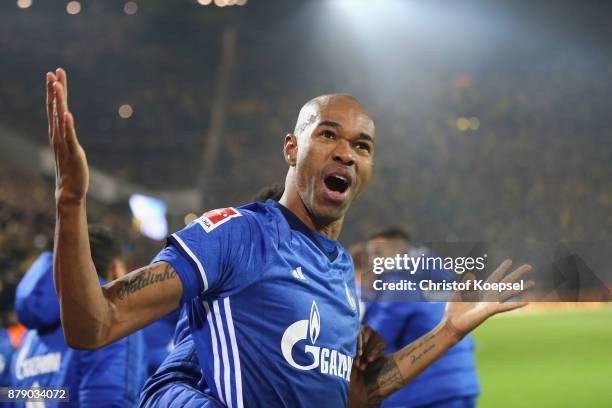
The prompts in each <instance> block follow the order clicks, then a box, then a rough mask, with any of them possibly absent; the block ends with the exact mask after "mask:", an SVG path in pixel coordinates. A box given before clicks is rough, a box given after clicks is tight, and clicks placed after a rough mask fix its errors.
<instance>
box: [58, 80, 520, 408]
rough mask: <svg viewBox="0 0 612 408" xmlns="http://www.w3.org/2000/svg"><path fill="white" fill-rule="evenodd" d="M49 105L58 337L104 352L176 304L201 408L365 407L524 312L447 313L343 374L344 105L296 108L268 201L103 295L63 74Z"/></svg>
mask: <svg viewBox="0 0 612 408" xmlns="http://www.w3.org/2000/svg"><path fill="white" fill-rule="evenodd" d="M47 108H48V117H49V136H50V142H51V144H52V146H53V150H54V152H55V157H56V193H55V194H56V201H57V222H56V240H55V244H56V246H55V269H54V273H55V282H56V288H57V291H58V295H59V298H60V302H61V314H62V322H63V326H64V331H65V335H66V339H67V341H68V342H69V343H70V344H71V345H72V346H74V347H82V348H97V347H101V346H103V345H105V344H108V343H109V342H112V341H114V340H116V339H118V338H121V337H123V336H126V335H127V334H129V333H132V332H134V331H135V330H138V329H139V328H141V327H143V326H145V325H147V324H149V323H151V322H152V321H155V320H157V319H159V318H161V317H162V316H164V315H166V314H168V313H169V312H171V311H173V310H175V309H176V308H177V307H179V305H182V304H185V305H186V307H187V310H188V317H189V326H190V332H191V334H192V336H193V341H194V344H195V347H196V350H197V354H198V358H199V363H200V365H201V367H202V371H203V376H204V380H205V383H206V384H207V385H208V386H209V387H210V391H209V392H208V398H209V399H210V400H211V404H210V405H211V406H215V405H214V404H217V403H218V402H220V403H221V404H223V405H225V406H228V407H234V406H235V407H242V406H245V405H248V406H266V407H270V406H274V407H276V406H292V407H293V406H320V407H326V406H329V407H339V406H346V405H348V404H349V403H350V405H352V406H367V405H373V404H376V403H378V402H380V401H381V400H382V399H384V398H385V397H386V396H388V395H390V394H391V393H392V392H394V391H395V390H397V389H398V388H400V387H401V386H402V385H404V384H405V383H406V382H408V381H410V380H411V379H412V378H414V376H416V375H417V374H418V373H419V372H420V371H422V370H423V369H424V368H425V367H427V366H428V365H429V364H431V362H433V361H434V360H435V359H436V358H437V357H439V356H440V355H441V354H443V353H444V352H445V351H446V350H448V348H450V347H451V346H452V345H453V344H455V343H456V342H457V341H459V340H460V339H461V338H462V337H463V336H464V335H465V334H467V333H468V332H469V331H470V330H472V329H473V328H474V327H476V326H478V325H479V324H480V323H482V322H483V321H484V320H485V319H486V318H487V317H489V316H491V315H493V314H495V313H499V312H502V311H506V310H511V309H516V308H518V307H521V306H524V304H525V303H521V302H517V303H506V302H505V301H506V300H507V299H508V298H509V297H510V296H511V295H512V294H508V295H507V296H506V295H504V297H503V298H502V297H500V298H499V299H496V300H498V301H496V302H494V303H484V302H477V303H459V302H457V303H450V304H449V307H448V309H447V312H446V316H445V318H444V320H443V321H442V322H441V323H440V324H439V325H438V326H437V327H436V328H435V329H434V330H432V331H431V332H430V333H428V334H427V335H425V336H423V337H422V338H420V339H419V340H417V341H415V342H414V343H413V344H411V345H409V346H407V347H405V348H404V349H401V350H399V351H398V352H396V353H395V354H393V355H390V356H387V357H385V358H381V359H379V360H377V361H376V362H374V363H373V364H370V365H369V366H368V368H367V370H366V371H365V372H364V373H363V375H362V374H361V372H360V370H352V367H353V362H354V358H355V357H356V353H357V340H358V333H359V312H358V305H357V300H356V299H357V297H356V294H355V283H354V276H353V264H352V261H351V259H350V256H349V254H348V253H347V251H346V250H345V249H344V248H343V247H342V246H341V245H340V244H339V243H338V242H337V241H336V239H337V238H338V236H339V234H340V231H341V228H342V223H343V220H344V214H345V212H346V210H347V209H348V207H349V206H350V204H351V203H352V201H353V200H354V199H355V198H356V197H357V196H358V195H359V193H360V192H361V191H362V190H363V188H364V187H365V185H366V184H367V181H368V179H369V177H370V173H371V170H372V157H373V153H374V141H375V129H374V123H373V121H372V119H371V118H370V117H369V115H368V113H367V112H366V111H365V109H364V108H363V107H362V106H361V104H360V103H359V102H358V101H356V100H355V99H354V98H352V97H350V96H346V95H327V96H320V97H318V98H315V99H313V100H311V101H309V102H308V103H306V105H304V107H303V108H302V109H301V111H300V114H299V117H298V120H297V124H296V127H295V131H294V132H293V133H291V134H288V135H286V136H285V139H284V156H285V161H286V162H287V164H288V166H289V170H288V172H287V176H286V179H285V192H284V194H283V196H282V198H281V200H280V202H279V203H276V202H274V201H267V202H266V203H263V204H262V203H253V204H249V205H247V206H244V207H241V208H239V209H235V208H224V209H219V210H213V211H209V212H207V213H205V214H204V215H203V216H202V217H200V218H198V219H197V220H196V221H194V222H193V223H191V224H190V225H189V226H187V227H186V228H185V229H183V230H181V231H179V232H177V233H175V234H172V236H171V237H170V238H169V239H168V245H167V246H166V248H165V249H164V250H163V251H162V252H161V253H160V254H159V255H158V256H157V257H156V259H155V260H154V261H153V263H152V264H151V265H150V266H147V267H145V268H142V269H139V270H136V271H133V272H132V273H130V274H128V275H127V276H126V277H125V278H122V279H119V280H116V281H114V282H111V283H109V284H108V285H106V286H105V287H103V288H100V286H99V285H97V280H96V279H95V276H96V273H95V268H94V267H93V265H92V263H91V256H90V254H89V247H88V244H87V243H88V235H87V228H86V222H87V221H86V211H85V195H86V192H87V187H88V170H87V162H86V158H85V152H84V151H83V149H82V147H81V146H80V145H79V143H78V140H77V137H76V132H75V129H74V119H73V116H72V114H71V113H70V112H69V111H68V106H67V79H66V73H65V72H64V71H63V70H57V71H56V73H55V74H54V73H47ZM509 266H510V262H509V261H507V262H504V263H503V264H502V266H500V268H499V269H498V270H497V271H496V272H494V273H493V275H492V276H491V278H490V279H492V280H500V279H502V277H503V275H504V273H505V272H506V271H507V269H508V268H509ZM528 270H529V267H528V266H523V267H521V268H518V269H517V270H515V271H514V272H513V273H511V274H510V275H508V276H507V277H505V278H504V279H505V280H508V281H514V280H516V279H519V278H520V277H521V276H522V275H523V274H524V273H526V272H527V271H528ZM527 286H529V285H527ZM516 294H517V293H514V295H516ZM357 357H359V356H357ZM356 363H357V362H356ZM349 381H350V384H351V386H350V390H349ZM349 391H350V399H349ZM214 401H216V402H214Z"/></svg>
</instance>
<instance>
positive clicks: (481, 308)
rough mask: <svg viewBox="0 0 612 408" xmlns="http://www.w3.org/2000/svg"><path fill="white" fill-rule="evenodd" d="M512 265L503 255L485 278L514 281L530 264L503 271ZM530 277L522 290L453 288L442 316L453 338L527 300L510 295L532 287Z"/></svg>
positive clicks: (527, 269)
mask: <svg viewBox="0 0 612 408" xmlns="http://www.w3.org/2000/svg"><path fill="white" fill-rule="evenodd" d="M511 265H512V261H511V260H509V259H506V260H505V261H504V262H502V263H501V264H500V265H499V267H498V268H497V269H496V270H495V271H494V272H493V273H492V274H491V276H489V278H488V279H487V280H486V282H489V283H497V282H505V283H514V282H518V281H519V280H520V279H521V278H522V277H523V276H524V275H525V274H526V273H528V272H529V271H531V266H530V265H521V266H520V267H518V268H516V269H515V270H514V271H512V272H511V273H510V274H508V275H506V271H507V270H508V269H509V268H510V266H511ZM470 279H473V276H471V277H470V276H466V279H464V281H467V280H470ZM533 285H534V282H533V281H531V280H530V281H527V282H525V284H524V287H523V289H522V290H520V289H519V290H512V291H503V292H501V293H500V292H497V291H487V292H484V293H482V292H478V291H474V290H471V291H457V292H456V293H455V294H454V296H453V299H452V300H451V301H450V302H448V304H447V305H446V314H445V317H444V318H445V320H446V323H447V324H448V326H449V327H450V328H451V329H452V330H453V332H454V335H455V336H456V339H457V341H458V340H460V339H461V338H463V337H464V336H465V335H466V334H468V333H469V332H470V331H472V330H474V329H475V328H476V327H477V326H478V325H480V324H481V323H482V322H484V321H485V320H486V319H488V318H489V317H491V316H493V315H495V314H497V313H503V312H507V311H510V310H514V309H519V308H521V307H524V306H526V305H527V304H528V302H525V301H520V300H516V299H514V298H515V297H516V296H519V295H521V294H522V293H523V292H524V291H526V290H527V289H529V288H531V287H533Z"/></svg>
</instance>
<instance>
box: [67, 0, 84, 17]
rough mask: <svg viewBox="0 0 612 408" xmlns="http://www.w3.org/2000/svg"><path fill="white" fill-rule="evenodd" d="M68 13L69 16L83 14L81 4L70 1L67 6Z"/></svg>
mask: <svg viewBox="0 0 612 408" xmlns="http://www.w3.org/2000/svg"><path fill="white" fill-rule="evenodd" d="M66 11H67V12H68V14H72V15H75V14H79V13H80V12H81V3H79V2H78V1H70V2H68V4H66Z"/></svg>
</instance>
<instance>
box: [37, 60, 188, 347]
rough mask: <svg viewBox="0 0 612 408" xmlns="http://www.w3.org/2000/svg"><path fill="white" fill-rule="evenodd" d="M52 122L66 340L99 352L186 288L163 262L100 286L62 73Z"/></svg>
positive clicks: (51, 79) (57, 76)
mask: <svg viewBox="0 0 612 408" xmlns="http://www.w3.org/2000/svg"><path fill="white" fill-rule="evenodd" d="M47 119H48V122H49V142H50V144H51V148H52V150H53V153H54V157H55V201H56V224H55V248H54V259H53V279H54V282H55V290H56V291H57V295H58V298H59V301H60V310H61V318H62V326H63V328H64V336H65V338H66V342H67V343H68V345H70V346H71V347H75V348H87V349H94V348H99V347H102V346H104V345H106V344H108V343H111V342H113V341H115V340H117V339H119V338H121V337H124V336H126V335H128V334H130V333H132V332H134V331H136V330H138V329H140V328H142V327H144V326H146V325H147V324H149V323H151V322H153V321H155V320H157V319H159V318H161V317H163V316H164V315H166V314H168V313H169V312H171V311H172V310H174V309H176V308H177V307H178V305H179V302H180V299H181V296H182V294H183V286H182V283H181V281H180V279H179V278H178V276H177V274H176V272H175V271H174V270H173V269H172V268H171V267H170V265H168V264H166V263H164V262H159V263H157V264H154V265H151V266H148V267H145V268H142V269H139V270H137V271H134V272H132V273H130V274H128V275H126V276H125V277H123V278H121V279H119V280H117V281H114V282H111V283H109V284H108V285H106V286H104V287H100V284H99V282H98V275H97V273H96V270H95V267H94V264H93V262H92V260H91V252H90V249H89V234H88V231H87V214H86V210H85V195H86V193H87V189H88V186H89V170H88V168H87V159H86V157H85V151H84V150H83V148H82V147H81V145H80V143H79V141H78V139H77V136H76V131H75V129H74V118H73V117H72V114H71V113H70V112H69V111H68V80H67V76H66V72H65V71H64V70H62V69H58V70H57V71H56V72H55V73H52V72H48V73H47Z"/></svg>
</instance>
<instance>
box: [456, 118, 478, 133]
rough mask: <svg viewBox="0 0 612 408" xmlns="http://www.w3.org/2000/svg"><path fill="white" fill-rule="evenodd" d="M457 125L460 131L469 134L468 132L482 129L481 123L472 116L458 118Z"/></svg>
mask: <svg viewBox="0 0 612 408" xmlns="http://www.w3.org/2000/svg"><path fill="white" fill-rule="evenodd" d="M455 125H456V126H457V129H459V130H460V131H462V132H467V131H468V130H478V128H479V127H480V121H479V120H478V118H477V117H475V116H472V117H470V118H466V117H463V116H461V117H459V118H457V121H456V122H455Z"/></svg>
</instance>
